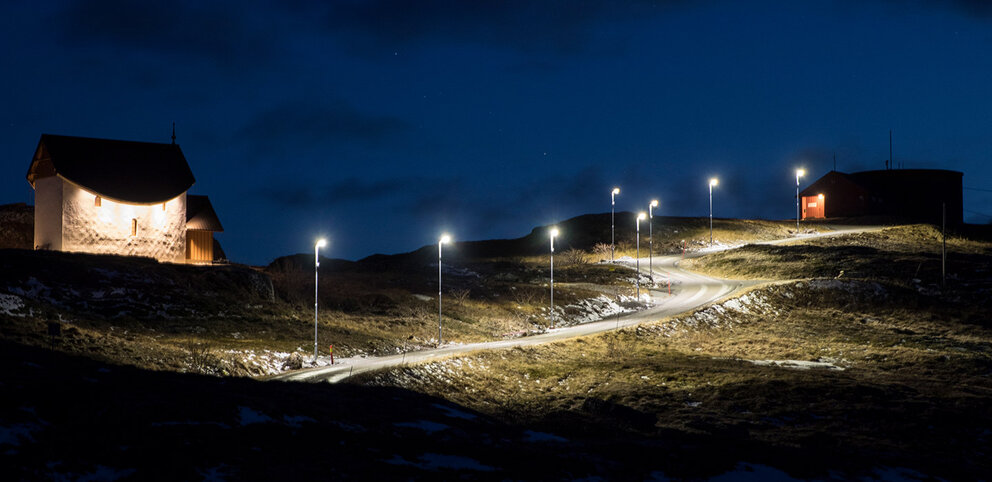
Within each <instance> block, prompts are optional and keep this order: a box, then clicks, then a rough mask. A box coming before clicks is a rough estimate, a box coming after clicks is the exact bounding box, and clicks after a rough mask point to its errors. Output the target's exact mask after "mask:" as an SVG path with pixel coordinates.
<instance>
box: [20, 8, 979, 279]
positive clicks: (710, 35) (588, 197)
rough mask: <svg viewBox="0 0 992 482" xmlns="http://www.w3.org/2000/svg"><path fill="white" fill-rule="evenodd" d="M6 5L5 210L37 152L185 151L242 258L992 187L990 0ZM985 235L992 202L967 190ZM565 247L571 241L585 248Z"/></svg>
mask: <svg viewBox="0 0 992 482" xmlns="http://www.w3.org/2000/svg"><path fill="white" fill-rule="evenodd" d="M42 3H45V4H44V5H41V6H39V5H36V4H34V3H31V2H3V5H2V6H0V45H2V48H3V57H2V58H3V71H4V75H3V76H2V77H0V88H2V92H3V94H2V97H0V99H2V100H0V102H2V104H0V107H2V108H0V115H2V116H3V119H2V120H3V129H2V131H0V203H7V202H29V203H30V202H33V194H32V191H31V188H30V186H29V185H28V183H27V181H25V180H24V173H25V172H26V170H27V168H28V164H29V162H30V160H31V156H32V154H33V151H34V148H35V146H36V144H37V142H38V138H39V136H40V134H41V133H43V132H44V133H53V134H64V135H77V136H88V137H103V138H113V139H129V140H141V141H158V142H168V141H169V136H170V134H171V132H170V129H171V123H172V122H173V121H175V122H176V123H177V130H178V132H177V135H178V142H179V143H180V144H181V145H182V148H183V151H184V153H185V154H186V157H187V159H188V160H189V162H190V165H191V167H192V169H193V172H194V174H195V175H196V178H197V183H196V185H194V186H193V189H192V190H191V192H192V193H195V194H207V195H209V196H210V197H211V199H212V201H213V204H214V206H215V208H216V209H217V211H218V214H219V215H220V217H221V221H222V222H223V224H224V227H225V228H226V232H225V233H223V234H221V235H219V236H218V238H219V239H220V240H221V242H222V243H223V245H224V248H225V250H226V251H227V254H228V256H229V257H231V258H232V259H233V260H235V261H241V262H248V263H254V264H262V263H267V262H269V261H270V260H271V259H273V258H274V257H276V256H280V255H283V254H290V253H295V252H307V251H309V250H311V249H312V246H313V240H314V239H315V238H316V237H317V236H319V235H326V236H328V237H329V238H330V240H331V247H330V250H329V251H328V252H327V254H328V255H330V256H334V257H342V258H349V259H356V258H360V257H364V256H367V255H370V254H373V253H377V252H384V253H393V252H402V251H409V250H412V249H415V248H417V247H419V246H422V245H424V244H429V243H432V242H434V241H435V240H436V239H437V235H438V234H439V233H440V232H441V231H449V232H451V234H452V235H453V236H454V237H455V239H461V240H468V239H487V238H500V237H517V236H521V235H524V234H526V233H528V232H529V231H530V229H531V228H532V227H533V226H535V225H539V224H547V223H552V222H555V221H558V220H562V219H565V218H568V217H572V216H575V215H579V214H584V213H590V212H605V211H608V210H609V197H610V196H609V192H610V188H611V187H612V186H613V185H619V186H620V187H621V189H622V193H621V195H620V196H619V197H618V198H617V208H618V210H631V211H633V210H640V209H646V206H647V202H648V200H649V199H651V198H652V197H658V198H660V199H661V201H662V208H661V211H660V212H661V214H663V215H678V216H703V215H706V213H707V187H706V179H707V178H708V177H710V176H713V175H716V176H719V177H720V179H721V184H720V186H719V188H718V189H717V190H716V192H715V200H714V203H715V214H716V216H718V217H763V218H788V217H790V216H792V215H793V214H794V209H795V207H794V206H795V205H794V192H795V191H794V189H795V186H794V182H795V181H794V178H793V177H792V176H793V171H794V169H795V168H796V167H799V166H802V167H805V168H806V169H807V170H808V171H809V172H810V174H811V176H810V177H808V178H807V179H806V180H804V182H803V184H804V185H806V184H808V183H809V182H811V181H813V180H815V179H816V178H818V177H819V176H821V175H823V174H824V173H826V172H827V171H829V170H830V169H831V168H832V166H833V160H832V158H833V155H834V154H835V153H836V157H837V168H838V169H839V170H841V171H857V170H865V169H881V168H884V161H885V159H887V158H888V132H889V129H892V130H893V132H894V138H895V155H894V157H895V159H896V162H900V163H903V164H904V166H905V167H907V168H940V169H954V170H960V171H963V172H964V173H965V177H964V185H965V187H966V188H978V189H986V190H989V189H992V164H990V163H989V160H990V159H989V158H990V152H992V135H990V128H992V55H990V54H989V52H992V6H986V5H988V4H987V3H986V2H980V1H964V0H961V1H938V0H917V1H903V0H900V1H896V0H891V1H882V0H879V1H834V2H831V1H822V2H794V1H774V2H773V1H769V2H738V1H719V0H713V1H697V2H690V1H667V2H664V1H663V2H614V1H610V0H603V1H568V2H534V1H524V0H520V1H516V0H510V1H461V0H457V1H456V0H450V1H439V2H429V1H423V2H415V1H398V0H368V1H355V2H331V3H330V4H325V2H320V1H304V0H299V1H288V2H278V3H277V2H272V3H267V2H253V1H239V2H230V3H222V2H195V1H191V2H187V1H169V2H144V1H141V2H126V1H121V0H114V1H100V2H86V1H79V2H42ZM965 210H966V211H965V220H966V221H969V222H978V223H985V222H988V221H989V218H988V217H986V216H985V215H987V214H992V193H990V192H985V191H978V190H973V189H966V190H965ZM565 235H567V233H565Z"/></svg>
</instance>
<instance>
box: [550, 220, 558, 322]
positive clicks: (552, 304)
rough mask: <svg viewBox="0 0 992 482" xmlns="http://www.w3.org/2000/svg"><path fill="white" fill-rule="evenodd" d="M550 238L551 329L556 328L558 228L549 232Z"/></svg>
mask: <svg viewBox="0 0 992 482" xmlns="http://www.w3.org/2000/svg"><path fill="white" fill-rule="evenodd" d="M548 235H549V236H548V238H550V240H551V311H550V312H549V313H551V329H554V328H555V238H556V237H557V236H558V228H557V227H553V228H551V229H550V230H549V231H548Z"/></svg>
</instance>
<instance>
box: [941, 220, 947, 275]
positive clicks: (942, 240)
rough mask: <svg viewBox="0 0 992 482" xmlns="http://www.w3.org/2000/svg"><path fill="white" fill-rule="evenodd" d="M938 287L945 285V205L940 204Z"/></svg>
mask: <svg viewBox="0 0 992 482" xmlns="http://www.w3.org/2000/svg"><path fill="white" fill-rule="evenodd" d="M940 213H941V214H940V287H941V288H943V287H945V285H946V284H947V203H946V202H944V203H940Z"/></svg>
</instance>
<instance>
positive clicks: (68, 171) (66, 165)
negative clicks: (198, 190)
mask: <svg viewBox="0 0 992 482" xmlns="http://www.w3.org/2000/svg"><path fill="white" fill-rule="evenodd" d="M46 162H50V165H48V166H45V167H47V169H46V168H45V167H39V165H40V164H42V163H46ZM51 169H54V171H55V173H57V174H59V175H61V176H62V177H64V178H65V179H68V180H69V181H72V182H73V183H75V184H78V185H79V186H82V187H83V188H85V189H87V190H89V191H92V192H94V193H96V194H99V195H101V196H103V197H106V198H108V199H113V200H116V201H123V202H131V203H140V204H152V203H159V202H165V201H168V200H169V199H172V198H175V197H176V196H178V195H180V194H182V193H184V192H186V191H187V190H188V189H189V188H190V186H192V185H193V183H194V182H196V179H194V178H193V172H192V171H190V169H189V164H188V163H187V162H186V157H185V156H183V152H182V150H181V149H179V146H178V145H176V144H159V143H152V142H133V141H117V140H110V139H93V138H88V137H70V136H58V135H52V134H42V135H41V140H40V141H39V142H38V150H37V151H36V154H35V158H34V160H33V162H32V164H31V168H30V169H29V171H28V175H27V177H28V181H29V182H31V184H32V185H34V181H35V179H36V178H38V177H44V175H45V174H48V173H50V170H51ZM39 174H40V175H39Z"/></svg>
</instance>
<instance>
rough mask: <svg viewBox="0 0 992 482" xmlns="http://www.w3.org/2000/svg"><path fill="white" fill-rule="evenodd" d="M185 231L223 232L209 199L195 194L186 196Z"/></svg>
mask: <svg viewBox="0 0 992 482" xmlns="http://www.w3.org/2000/svg"><path fill="white" fill-rule="evenodd" d="M186 229H200V230H203V231H216V232H221V231H224V227H223V226H221V225H220V219H218V218H217V212H216V211H214V206H213V205H212V204H210V198H208V197H207V196H197V195H195V194H187V195H186Z"/></svg>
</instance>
